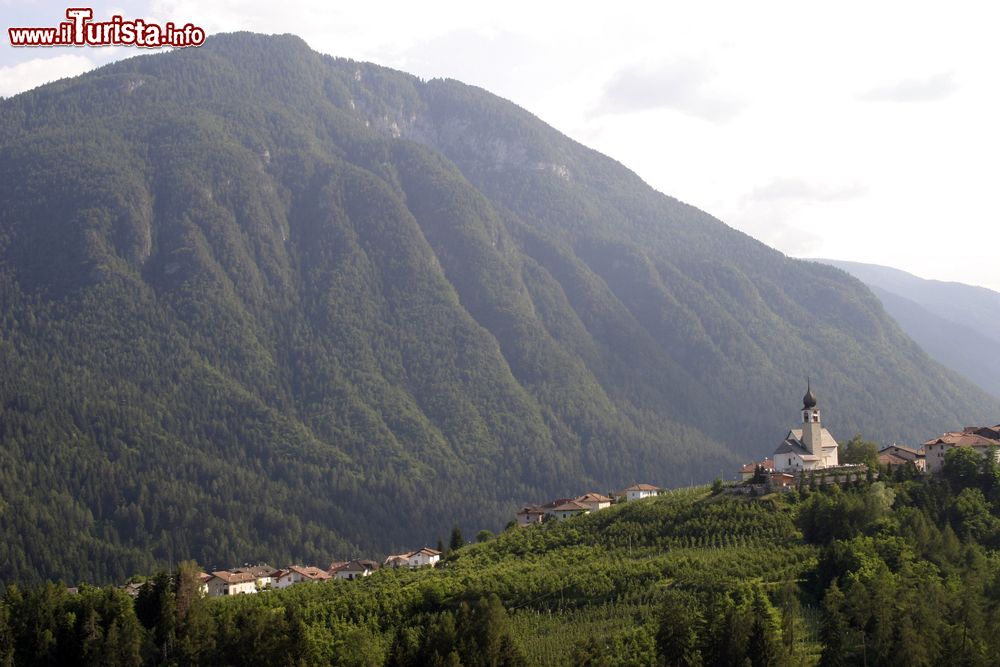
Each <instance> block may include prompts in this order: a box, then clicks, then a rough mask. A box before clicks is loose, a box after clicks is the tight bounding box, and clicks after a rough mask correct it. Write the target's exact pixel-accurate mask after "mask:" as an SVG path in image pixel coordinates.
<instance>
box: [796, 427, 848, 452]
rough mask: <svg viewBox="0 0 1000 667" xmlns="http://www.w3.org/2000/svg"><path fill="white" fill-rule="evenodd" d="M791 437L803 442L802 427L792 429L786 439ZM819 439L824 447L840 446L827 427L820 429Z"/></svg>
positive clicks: (800, 442)
mask: <svg viewBox="0 0 1000 667" xmlns="http://www.w3.org/2000/svg"><path fill="white" fill-rule="evenodd" d="M789 438H794V439H795V440H797V441H798V442H799V444H802V429H800V428H793V429H792V430H791V431H789V432H788V435H787V436H785V439H786V440H788V439H789ZM819 441H820V444H821V445H822V446H823V449H830V448H831V447H838V446H839V445H837V441H836V439H834V437H833V436H832V435H830V432H829V431H827V430H826V429H825V428H820V430H819Z"/></svg>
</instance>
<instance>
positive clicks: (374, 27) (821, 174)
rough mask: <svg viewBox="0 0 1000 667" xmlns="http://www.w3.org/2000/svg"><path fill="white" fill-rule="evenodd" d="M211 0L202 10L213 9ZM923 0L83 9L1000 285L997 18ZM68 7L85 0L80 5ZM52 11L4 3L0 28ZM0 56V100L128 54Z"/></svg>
mask: <svg viewBox="0 0 1000 667" xmlns="http://www.w3.org/2000/svg"><path fill="white" fill-rule="evenodd" d="M209 4H211V6H210V7H209V6H207V5H209ZM992 4H994V3H986V2H977V3H962V2H951V3H948V4H947V5H945V4H944V3H933V4H931V3H921V2H914V1H912V0H911V1H909V2H870V1H869V2H843V1H841V2H836V3H833V2H827V3H822V4H821V3H811V2H801V1H798V2H726V3H716V2H697V3H696V2H685V3H672V2H658V3H654V2H649V3H632V2H621V1H615V2H601V3H587V2H579V1H577V2H564V1H559V0H551V1H549V2H523V1H513V2H506V3H489V4H488V5H487V3H477V2H470V1H469V0H465V1H464V2H426V1H424V2H413V1H410V2H377V1H376V0H368V1H367V2H351V3H346V2H330V0H324V1H316V2H312V1H308V0H283V1H282V2H257V1H245V0H240V1H239V2H237V1H236V0H228V1H225V2H218V3H206V2H196V1H194V0H147V1H144V2H138V1H135V2H133V1H122V2H117V3H96V4H93V5H91V6H93V7H94V9H95V14H96V15H97V17H99V18H105V19H106V18H108V17H110V16H111V15H112V14H115V13H119V14H121V15H123V16H124V17H125V18H127V19H132V18H146V19H150V20H157V21H160V22H166V21H174V22H175V23H181V24H183V23H187V22H191V23H194V24H195V25H198V26H201V27H203V28H205V29H206V30H207V31H208V33H209V34H212V33H216V32H224V31H232V30H253V31H257V32H265V33H284V32H291V33H295V34H298V35H300V36H301V37H303V38H304V39H305V40H306V41H307V42H308V43H309V44H310V45H311V46H312V47H313V48H314V49H316V50H317V51H321V52H324V53H329V54H332V55H336V56H345V57H350V58H354V59H358V60H370V61H373V62H377V63H380V64H383V65H388V66H390V67H396V68H399V69H403V70H406V71H409V72H412V73H414V74H417V75H419V76H421V77H424V78H432V77H442V76H444V77H452V78H456V79H460V80H462V81H465V82H467V83H471V84H475V85H478V86H482V87H483V88H486V89H488V90H490V91H492V92H494V93H497V94H498V95H501V96H503V97H506V98H508V99H510V100H512V101H514V102H516V103H517V104H519V105H521V106H523V107H525V108H526V109H528V110H529V111H531V112H533V113H535V114H537V115H538V116H540V117H541V118H542V119H543V120H545V121H546V122H548V123H549V124H551V125H553V126H554V127H556V128H557V129H559V130H561V131H562V132H565V133H566V134H568V135H570V136H571V137H573V138H575V139H577V140H578V141H580V142H582V143H584V144H586V145H588V146H591V147H593V148H596V149H597V150H600V151H602V152H603V153H606V154H608V155H610V156H611V157H613V158H615V159H617V160H619V161H620V162H622V163H624V164H625V165H626V166H628V167H630V168H631V169H633V170H635V171H636V172H638V174H639V175H640V176H642V177H643V178H644V179H645V180H646V181H647V182H649V183H650V184H651V185H653V187H655V188H657V189H659V190H662V191H663V192H666V193H667V194H670V195H672V196H675V197H677V198H679V199H682V200H684V201H687V202H689V203H691V204H694V205H696V206H698V207H699V208H702V209H704V210H706V211H708V212H709V213H711V214H713V215H715V216H717V217H719V218H721V219H722V220H723V221H725V222H726V223H728V224H729V225H731V226H733V227H736V228H738V229H741V230H743V231H745V232H747V233H748V234H750V235H752V236H754V237H756V238H758V239H760V240H761V241H764V242H765V243H767V244H769V245H771V246H774V247H776V248H778V249H779V250H781V251H783V252H785V253H787V254H789V255H793V256H798V257H831V258H836V259H848V260H855V261H861V262H872V263H877V264H885V265H888V266H894V267H897V268H901V269H903V270H906V271H910V272H911V273H915V274H917V275H919V276H923V277H926V278H938V279H942V280H957V281H961V282H966V283H972V284H978V285H983V286H986V287H990V288H992V289H995V290H1000V199H998V197H997V196H996V192H995V188H997V186H998V177H1000V165H998V163H1000V130H998V126H997V125H998V122H1000V121H998V119H1000V85H998V80H1000V77H998V75H997V67H998V65H1000V39H998V38H997V37H996V35H995V33H996V31H997V26H998V25H1000V22H998V19H1000V6H997V8H996V9H994V8H993V7H992V6H991V5H992ZM71 6H79V4H73V5H71ZM64 11H65V6H61V5H56V4H55V3H51V2H45V3H42V2H17V1H13V0H0V12H2V13H0V15H2V16H3V17H4V22H5V25H4V26H3V27H4V28H7V27H10V26H22V25H24V26H49V25H55V24H56V23H58V22H59V21H60V20H61V19H63V16H64V14H63V12H64ZM2 43H3V46H2V47H0V95H6V96H10V95H13V94H15V93H17V92H20V91H22V90H26V89H28V88H31V87H33V86H36V85H39V84H41V83H44V82H45V81H49V80H52V79H54V78H59V77H62V76H71V75H76V74H79V73H81V72H84V71H86V70H87V69H90V68H92V67H94V66H96V65H100V64H104V63H105V62H108V61H109V60H112V59H116V58H122V57H128V56H131V55H135V54H136V53H138V49H128V48H115V49H111V48H61V49H13V48H11V47H10V46H9V42H8V41H7V39H6V33H4V35H3V40H2Z"/></svg>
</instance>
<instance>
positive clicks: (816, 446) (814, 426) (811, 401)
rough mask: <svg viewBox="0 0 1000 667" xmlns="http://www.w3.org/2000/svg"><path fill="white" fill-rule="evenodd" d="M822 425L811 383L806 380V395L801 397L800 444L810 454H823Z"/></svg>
mask: <svg viewBox="0 0 1000 667" xmlns="http://www.w3.org/2000/svg"><path fill="white" fill-rule="evenodd" d="M822 433H823V425H822V423H821V422H820V418H819V408H818V407H817V404H816V395H815V394H814V393H813V392H812V385H811V384H810V383H809V381H808V380H807V381H806V395H805V396H803V397H802V444H803V445H805V447H806V449H808V450H809V453H810V454H818V455H819V456H822V455H823V444H822V440H823V436H822Z"/></svg>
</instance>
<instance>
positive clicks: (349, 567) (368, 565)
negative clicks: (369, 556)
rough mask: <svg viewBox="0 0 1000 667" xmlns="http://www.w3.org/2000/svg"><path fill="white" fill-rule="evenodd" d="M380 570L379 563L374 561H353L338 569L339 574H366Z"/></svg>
mask: <svg viewBox="0 0 1000 667" xmlns="http://www.w3.org/2000/svg"><path fill="white" fill-rule="evenodd" d="M377 569H378V563H376V562H375V561H373V560H352V561H351V562H349V563H347V564H345V565H341V566H340V567H338V568H337V570H336V571H337V572H365V571H375V570H377Z"/></svg>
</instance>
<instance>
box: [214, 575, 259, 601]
mask: <svg viewBox="0 0 1000 667" xmlns="http://www.w3.org/2000/svg"><path fill="white" fill-rule="evenodd" d="M205 586H206V587H207V589H208V594H209V595H210V596H212V597H220V596H223V595H244V594H249V593H256V592H257V578H256V577H255V576H254V575H252V574H250V573H249V572H231V571H229V570H218V571H216V572H213V573H212V575H211V577H210V578H209V579H208V580H207V581H206V582H205Z"/></svg>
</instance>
